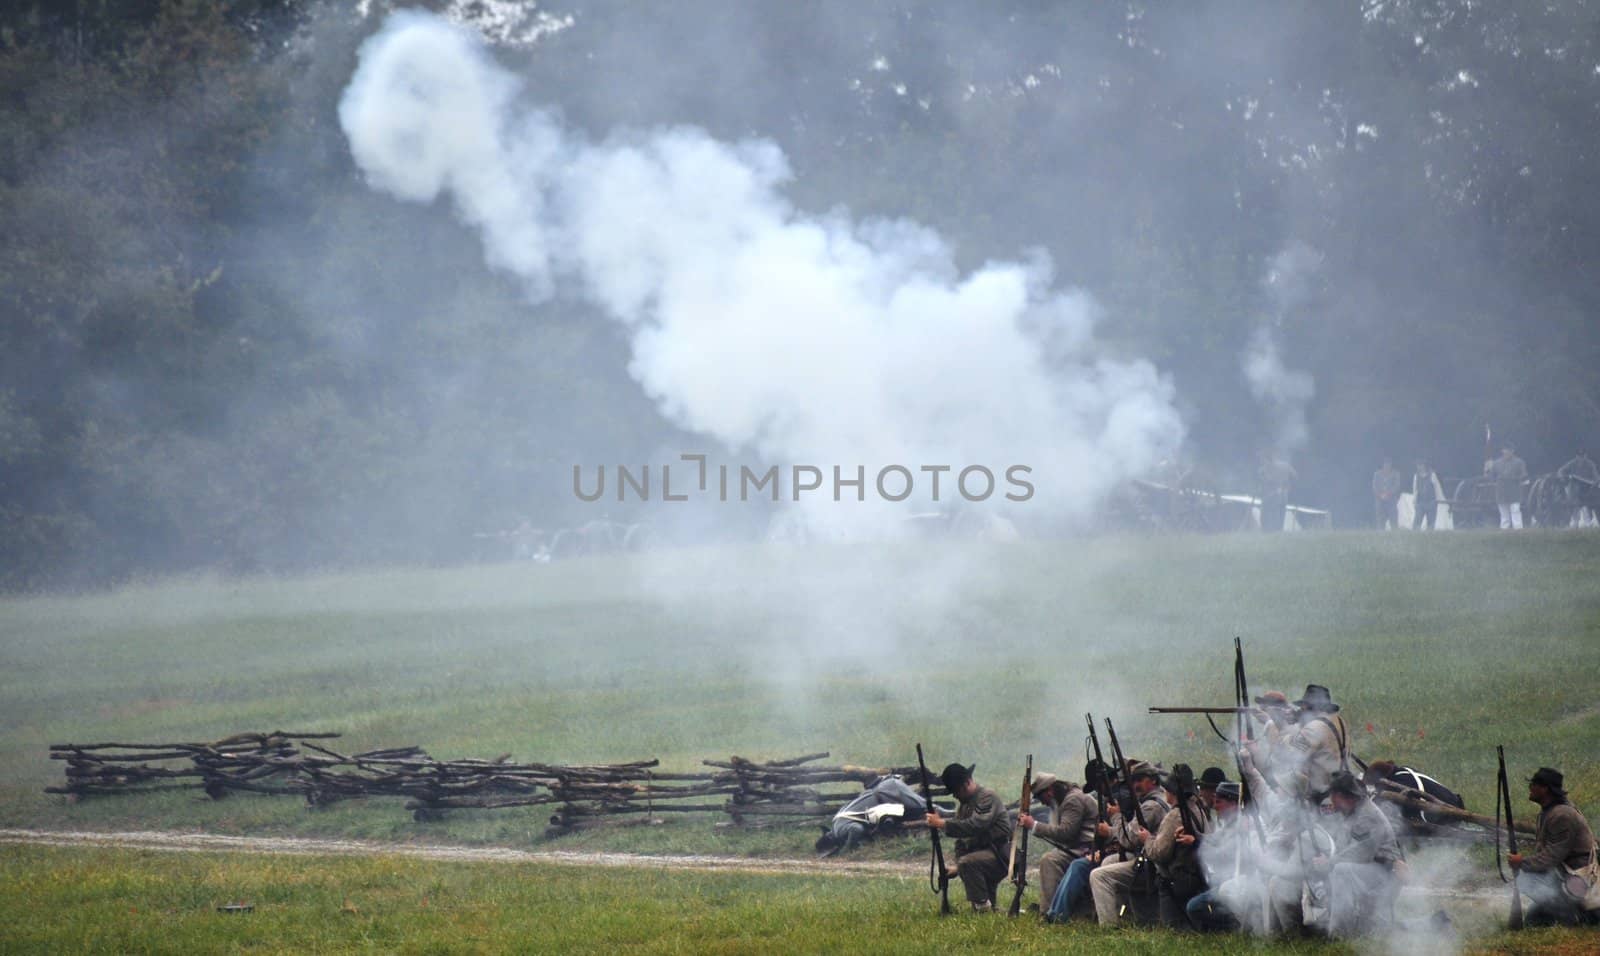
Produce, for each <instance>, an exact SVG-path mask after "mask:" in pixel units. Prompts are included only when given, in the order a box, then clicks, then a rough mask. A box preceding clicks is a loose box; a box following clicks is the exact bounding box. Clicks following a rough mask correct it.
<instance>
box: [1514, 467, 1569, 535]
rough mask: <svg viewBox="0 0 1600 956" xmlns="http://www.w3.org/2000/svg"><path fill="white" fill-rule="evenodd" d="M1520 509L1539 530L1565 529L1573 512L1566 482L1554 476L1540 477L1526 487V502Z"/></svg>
mask: <svg viewBox="0 0 1600 956" xmlns="http://www.w3.org/2000/svg"><path fill="white" fill-rule="evenodd" d="M1522 508H1523V510H1524V511H1526V512H1527V514H1528V519H1529V521H1530V522H1531V523H1532V524H1534V525H1536V526H1538V527H1540V528H1565V527H1566V526H1567V524H1568V523H1569V522H1570V521H1571V520H1572V512H1573V507H1572V504H1571V503H1570V501H1569V499H1568V495H1567V482H1566V481H1565V480H1564V479H1562V478H1557V477H1556V476H1555V475H1540V476H1539V477H1538V478H1535V479H1534V481H1533V484H1532V485H1530V486H1528V500H1527V501H1526V502H1525V503H1524V504H1523V506H1522Z"/></svg>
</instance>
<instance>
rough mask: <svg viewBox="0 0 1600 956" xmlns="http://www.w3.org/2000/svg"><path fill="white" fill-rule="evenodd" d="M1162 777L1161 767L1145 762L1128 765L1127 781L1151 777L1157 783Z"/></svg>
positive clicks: (1138, 761)
mask: <svg viewBox="0 0 1600 956" xmlns="http://www.w3.org/2000/svg"><path fill="white" fill-rule="evenodd" d="M1163 776H1164V774H1163V773H1162V770H1161V767H1160V766H1159V765H1157V764H1153V763H1150V762H1149V761H1145V760H1135V761H1133V762H1132V763H1131V764H1129V765H1128V779H1129V780H1137V779H1139V778H1140V777H1153V778H1155V779H1156V780H1157V781H1158V782H1159V781H1160V780H1161V778H1162V777H1163Z"/></svg>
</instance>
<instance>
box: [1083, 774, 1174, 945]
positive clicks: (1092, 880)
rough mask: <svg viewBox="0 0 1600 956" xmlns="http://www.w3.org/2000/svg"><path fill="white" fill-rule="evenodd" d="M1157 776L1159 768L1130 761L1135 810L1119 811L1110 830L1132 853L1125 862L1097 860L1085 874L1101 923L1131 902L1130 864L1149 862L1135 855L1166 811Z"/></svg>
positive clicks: (1109, 921)
mask: <svg viewBox="0 0 1600 956" xmlns="http://www.w3.org/2000/svg"><path fill="white" fill-rule="evenodd" d="M1160 780H1161V771H1160V770H1159V769H1157V768H1156V767H1155V766H1154V765H1152V764H1149V763H1145V762H1144V761H1142V760H1137V761H1132V762H1131V766H1130V767H1129V768H1128V786H1129V788H1130V789H1131V790H1132V800H1133V801H1137V807H1138V812H1137V813H1131V812H1130V813H1125V814H1123V816H1122V819H1121V821H1120V822H1119V823H1118V824H1117V825H1116V826H1115V827H1113V828H1112V830H1113V834H1114V836H1115V839H1116V841H1117V842H1118V843H1119V844H1120V845H1121V846H1122V847H1123V848H1124V849H1125V850H1127V851H1129V852H1130V853H1133V854H1135V855H1136V856H1135V858H1134V859H1130V860H1127V861H1126V862H1120V863H1101V864H1100V866H1098V867H1096V868H1095V870H1094V871H1093V872H1091V873H1090V874H1089V891H1090V892H1091V893H1092V894H1093V896H1094V911H1095V917H1096V918H1097V919H1098V920H1099V921H1100V925H1102V926H1110V925H1113V924H1115V923H1116V922H1117V919H1118V917H1119V916H1120V915H1121V912H1122V909H1123V908H1124V907H1125V906H1127V905H1128V904H1129V903H1130V902H1131V900H1132V893H1133V890H1134V889H1135V887H1134V868H1135V867H1136V866H1149V865H1150V864H1149V862H1148V861H1144V862H1143V863H1141V862H1140V860H1139V859H1138V858H1137V856H1138V855H1141V854H1140V851H1141V850H1142V849H1143V848H1144V845H1145V842H1146V841H1147V840H1149V839H1150V837H1151V834H1152V833H1154V832H1155V831H1156V830H1159V829H1160V827H1161V821H1162V820H1163V819H1165V817H1166V815H1167V809H1168V808H1167V801H1166V800H1165V799H1164V798H1163V797H1162V791H1161V783H1160ZM1130 802H1131V801H1130ZM1140 816H1142V817H1143V818H1144V821H1143V822H1144V826H1143V827H1141V826H1140V825H1139V817H1140Z"/></svg>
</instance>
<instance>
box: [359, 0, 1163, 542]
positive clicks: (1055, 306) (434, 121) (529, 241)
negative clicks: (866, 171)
mask: <svg viewBox="0 0 1600 956" xmlns="http://www.w3.org/2000/svg"><path fill="white" fill-rule="evenodd" d="M518 93H519V89H518V84H517V82H516V80H515V78H514V77H512V76H511V75H510V74H509V73H507V72H506V71H505V70H504V69H502V68H501V67H499V66H498V65H497V64H496V63H495V62H494V61H493V60H492V58H490V57H489V56H488V54H487V53H486V52H485V50H484V49H483V48H482V46H481V41H479V40H478V38H476V37H474V36H472V35H471V34H469V33H467V32H466V31H464V30H462V29H460V28H457V27H454V26H452V25H451V24H449V23H448V22H446V21H444V20H441V19H439V18H437V17H434V16H431V15H428V14H421V13H397V14H395V15H393V16H391V17H390V18H389V19H388V20H387V21H386V23H385V25H384V27H383V28H382V29H381V30H380V32H379V33H377V34H376V35H375V36H374V37H372V38H371V39H370V40H369V41H368V42H367V43H366V44H365V45H364V46H363V48H362V50H361V56H360V65H359V67H358V69H357V71H356V74H355V76H354V77H353V78H352V80H351V83H350V85H349V87H348V88H347V90H346V91H345V94H344V98H343V100H342V102H341V103H340V109H339V116H340V121H341V123H342V125H343V128H344V130H345V133H346V135H347V136H348V138H349V141H350V148H351V153H352V155H353V156H354V157H355V160H356V162H357V164H358V165H359V166H360V168H361V169H362V171H363V172H364V173H365V175H366V176H367V179H368V181H369V182H370V183H371V184H372V185H373V186H374V187H375V188H378V189H382V190H386V191H388V192H390V193H392V194H393V195H395V196H397V197H399V198H401V199H405V200H409V201H413V202H432V201H436V200H438V199H439V198H441V197H443V198H447V199H448V200H449V202H450V203H451V204H452V205H453V207H454V209H455V210H456V212H457V214H458V215H459V216H460V217H461V218H462V219H463V220H464V221H466V222H467V223H469V224H471V225H473V226H474V227H476V228H477V229H478V230H479V232H480V234H481V236H482V239H483V242H484V246H485V249H486V252H487V255H488V257H489V260H490V261H491V262H492V263H493V264H494V265H495V266H497V267H499V268H503V269H506V270H509V271H510V272H512V273H514V274H515V275H517V276H519V277H520V278H521V279H522V280H523V281H524V283H525V285H526V288H527V290H528V293H529V295H530V297H531V298H533V299H535V300H543V299H546V298H548V297H549V296H550V295H552V294H553V293H554V291H555V290H556V289H557V288H558V287H560V288H566V289H581V290H582V291H583V292H584V293H585V294H586V295H587V296H588V297H589V298H591V299H592V300H593V301H594V302H595V303H597V304H598V305H600V306H601V307H603V308H604V309H605V310H606V311H607V312H609V313H610V314H611V315H612V316H614V317H615V318H616V319H617V320H618V321H619V322H621V323H623V324H624V325H625V326H626V327H627V328H628V329H629V330H630V333H631V336H632V339H631V341H632V361H631V365H630V372H631V374H632V375H633V376H634V378H635V379H636V380H637V381H638V382H639V384H640V385H641V387H642V388H643V389H644V390H645V391H646V392H647V394H649V395H650V396H651V397H652V398H653V399H654V400H655V401H656V403H657V405H658V407H659V408H660V410H661V412H662V413H663V414H664V415H665V417H666V418H668V419H669V420H671V421H672V422H673V423H674V424H676V425H678V426H680V427H683V428H685V429H688V430H691V431H694V432H697V433H700V434H703V435H707V436H711V437H713V438H715V439H717V440H719V441H721V442H722V443H723V444H724V445H726V446H727V447H728V448H729V449H731V450H733V451H735V452H738V453H741V454H754V455H756V456H758V457H760V458H761V459H762V460H764V461H767V462H769V463H772V464H780V465H782V464H791V463H808V464H813V463H814V464H817V465H820V466H823V467H827V466H829V465H832V464H841V465H844V466H846V467H847V468H851V469H853V467H854V466H855V465H858V464H860V465H865V466H867V468H868V472H867V473H868V475H869V478H868V481H869V487H870V482H871V478H870V476H871V475H872V474H873V473H874V472H875V470H876V467H878V466H881V465H884V464H889V463H898V464H903V465H906V466H909V467H911V468H912V469H913V470H914V469H915V468H916V467H917V466H919V465H923V464H930V465H931V464H940V465H950V466H954V467H955V468H957V469H959V468H961V467H963V466H965V465H968V464H981V465H985V466H988V467H990V468H991V469H993V470H994V471H995V472H996V474H997V475H998V474H1001V473H1003V471H1004V469H1005V468H1006V467H1007V466H1009V465H1012V464H1022V465H1027V466H1030V467H1031V468H1032V469H1033V476H1032V477H1033V481H1034V484H1035V486H1036V488H1037V496H1036V498H1035V500H1034V502H1033V504H1034V505H1035V506H1037V507H1040V508H1041V509H1044V510H1047V511H1049V512H1050V513H1052V514H1058V515H1068V516H1071V515H1082V514H1084V513H1086V512H1088V511H1089V510H1090V509H1091V508H1092V507H1093V506H1094V505H1095V503H1096V502H1097V501H1098V499H1099V498H1100V497H1101V496H1102V495H1103V494H1104V493H1105V492H1106V491H1107V490H1108V489H1109V488H1110V487H1111V486H1112V485H1114V484H1115V483H1116V482H1117V481H1119V480H1121V479H1122V478H1123V477H1125V476H1127V475H1129V474H1134V473H1137V472H1140V471H1143V470H1145V469H1148V468H1149V467H1151V466H1152V465H1154V464H1155V463H1156V462H1157V461H1159V460H1160V459H1161V457H1162V456H1163V455H1164V454H1166V453H1168V452H1170V451H1171V450H1172V449H1173V448H1175V447H1176V446H1177V445H1178V443H1179V442H1180V441H1181V439H1182V431H1183V429H1182V423H1181V420H1180V418H1179V416H1178V413H1177V411H1176V410H1175V408H1174V405H1173V401H1172V393H1171V387H1170V384H1169V383H1168V381H1167V380H1166V379H1165V378H1164V377H1163V376H1161V375H1160V374H1159V373H1158V372H1157V370H1156V369H1155V368H1154V367H1153V366H1151V365H1150V364H1149V363H1147V362H1143V361H1116V360H1111V359H1109V358H1105V357H1103V356H1101V355H1100V354H1099V353H1098V350H1097V348H1096V346H1095V341H1094V329H1093V327H1094V322H1095V309H1094V308H1093V305H1092V303H1091V302H1090V301H1089V300H1088V298H1087V296H1085V295H1083V294H1082V293H1076V292H1059V291H1056V290H1053V289H1052V288H1051V284H1050V283H1051V279H1052V274H1051V273H1052V270H1051V268H1050V265H1049V263H1048V262H1047V261H1046V260H1044V259H1043V257H1035V258H1033V259H1032V260H1030V261H1026V262H993V263H990V264H987V265H985V266H983V267H982V268H980V269H977V270H976V271H973V272H970V273H967V274H962V273H961V272H960V271H959V270H958V269H957V267H956V265H955V262H954V256H953V253H952V251H951V249H950V248H949V246H948V244H947V243H946V242H945V241H944V240H943V239H942V238H941V237H940V236H938V235H937V234H935V233H933V232H932V231H930V230H928V229H926V228H923V227H921V226H918V225H916V224H914V223H909V222H901V221H894V222H885V221H868V222H854V221H852V220H851V219H850V218H849V217H848V216H847V215H845V214H843V213H835V214H833V215H830V216H812V215H807V214H805V213H802V212H800V211H798V210H796V209H795V208H794V207H793V206H792V205H791V204H790V203H789V202H788V200H787V199H786V198H785V197H784V195H783V193H782V187H783V185H784V184H785V182H786V181H787V180H788V179H789V178H790V176H791V173H790V170H789V167H788V164H787V161H786V160H785V158H784V156H783V154H782V152H781V150H779V149H778V148H777V146H775V145H774V144H772V143H770V142H767V141H762V140H751V141H745V142H740V143H734V144H728V143H723V142H720V141H717V140H715V139H713V138H711V137H710V136H709V135H707V134H706V133H705V132H703V131H701V130H698V129H693V128H674V129H665V130H653V131H643V132H638V131H636V132H630V133H626V134H623V133H619V134H616V135H614V136H612V137H611V138H609V139H607V140H605V141H603V142H590V141H587V140H585V139H584V138H582V137H580V136H578V135H576V134H575V133H573V132H571V131H568V130H566V129H564V128H563V127H562V126H561V124H560V122H559V120H558V119H557V117H556V116H555V115H554V114H553V113H551V112H547V111H541V110H537V109H527V108H523V107H521V106H519V105H518V104H517V96H518ZM1002 488H1003V486H1002ZM927 490H928V488H927V486H926V484H921V485H919V487H918V492H919V495H918V496H917V497H923V493H925V492H926V491H927ZM949 496H950V492H949V482H948V480H947V482H946V486H945V488H944V489H943V497H944V500H949ZM997 497H998V496H997ZM913 500H916V499H915V498H914V499H913Z"/></svg>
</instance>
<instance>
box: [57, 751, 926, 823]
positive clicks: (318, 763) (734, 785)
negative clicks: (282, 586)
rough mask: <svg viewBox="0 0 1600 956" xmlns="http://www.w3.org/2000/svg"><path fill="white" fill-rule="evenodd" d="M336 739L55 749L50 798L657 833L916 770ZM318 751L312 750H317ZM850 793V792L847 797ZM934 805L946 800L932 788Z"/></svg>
mask: <svg viewBox="0 0 1600 956" xmlns="http://www.w3.org/2000/svg"><path fill="white" fill-rule="evenodd" d="M338 737H339V734H336V733H291V732H287V731H281V730H280V731H273V732H272V733H265V734H262V733H245V734H236V735H234V736H232V737H227V738H224V739H222V740H218V741H215V742H212V743H176V744H137V743H133V744H130V743H96V744H52V745H51V747H50V757H51V759H53V760H61V761H64V762H65V764H66V782H65V783H64V784H63V785H61V786H57V787H48V788H46V792H47V793H56V794H65V795H67V796H68V797H70V798H72V799H82V798H85V797H91V796H107V795H116V794H131V793H147V792H151V791H160V790H183V789H197V790H203V791H204V792H205V793H206V795H208V796H209V797H211V798H212V799H214V800H220V799H222V798H223V797H225V796H227V795H228V794H229V793H231V792H234V791H242V792H248V793H264V794H289V795H297V796H300V797H302V798H303V799H304V800H305V801H306V804H307V805H308V806H312V807H319V806H326V805H329V804H332V803H336V802H338V801H340V800H349V799H353V798H365V797H400V798H404V800H405V807H406V809H408V810H410V811H411V813H412V817H413V819H415V820H417V821H419V822H420V821H427V820H437V819H441V818H442V817H444V816H445V815H446V814H448V813H449V812H450V811H452V810H464V809H474V810H498V809H505V808H509V807H531V806H543V805H546V804H548V805H551V806H552V807H553V808H554V812H553V813H552V815H551V817H550V823H549V826H548V827H547V828H546V830H545V835H546V836H556V835H560V834H564V833H571V832H573V831H576V830H581V829H587V828H589V827H595V826H606V825H621V824H641V823H653V822H660V821H661V819H662V818H663V815H664V814H670V813H719V814H725V815H726V816H727V817H728V820H726V821H724V822H721V823H718V824H717V825H718V826H742V827H766V826H776V825H784V824H808V825H815V824H818V823H821V822H823V821H826V820H828V819H830V818H832V816H833V815H834V814H835V813H836V812H838V810H839V808H840V807H842V806H844V805H845V804H846V803H848V802H849V801H851V800H852V799H854V798H855V797H857V796H859V795H860V794H861V792H862V790H863V789H865V788H868V787H871V786H872V785H873V784H874V783H876V782H877V781H878V780H879V779H880V778H882V777H885V776H890V775H898V776H901V777H904V778H905V779H906V780H908V781H911V780H915V779H916V773H917V768H915V767H886V768H876V767H857V766H850V765H845V766H834V767H830V766H820V765H817V764H816V763H815V762H816V761H818V760H823V759H826V758H827V757H828V756H830V755H829V754H828V753H826V752H823V753H814V754H806V755H804V756H800V757H794V758H791V759H787V760H773V761H767V762H761V761H756V760H747V759H745V758H743V757H737V756H734V757H729V758H728V759H727V760H704V761H701V763H702V765H704V766H706V767H708V768H710V769H709V770H707V771H705V772H699V773H673V772H663V771H661V770H660V769H659V766H660V761H659V760H640V761H635V762H633V763H621V764H597V765H591V766H564V765H559V764H544V763H513V762H512V761H511V755H510V754H503V755H501V756H499V757H496V758H494V759H493V760H436V759H434V758H433V757H431V756H429V755H428V754H427V752H426V751H424V750H423V749H422V748H420V747H399V748H391V749H387V750H372V751H367V752H365V753H357V754H343V753H339V752H338V751H336V750H333V749H331V747H332V744H331V741H333V740H335V739H336V738H338ZM319 741H320V743H319ZM847 785H849V786H848V787H847ZM933 795H934V796H935V797H940V796H947V795H948V793H947V791H945V790H944V788H943V787H940V786H935V787H934V790H933Z"/></svg>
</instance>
